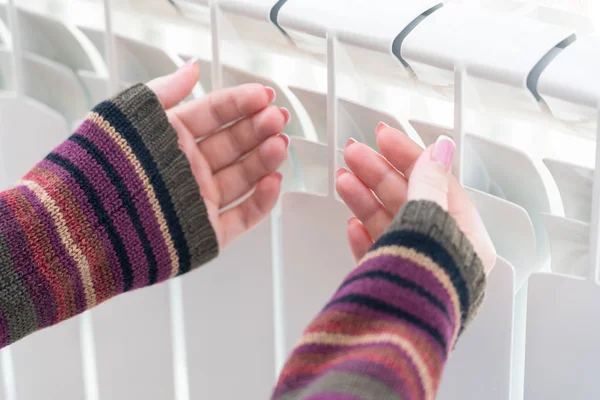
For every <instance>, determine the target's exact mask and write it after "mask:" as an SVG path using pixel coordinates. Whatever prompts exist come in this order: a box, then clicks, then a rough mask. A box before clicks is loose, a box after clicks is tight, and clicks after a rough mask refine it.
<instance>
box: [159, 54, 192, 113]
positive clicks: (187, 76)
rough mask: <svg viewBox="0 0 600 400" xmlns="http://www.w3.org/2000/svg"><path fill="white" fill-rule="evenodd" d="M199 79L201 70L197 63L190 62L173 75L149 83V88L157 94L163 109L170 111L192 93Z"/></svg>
mask: <svg viewBox="0 0 600 400" xmlns="http://www.w3.org/2000/svg"><path fill="white" fill-rule="evenodd" d="M199 77H200V69H199V68H198V63H197V61H196V60H190V61H188V62H187V63H186V64H185V65H184V66H183V67H181V68H179V69H178V70H177V71H175V72H173V73H172V74H170V75H165V76H161V77H160V78H156V79H153V80H152V81H150V82H148V84H147V86H148V87H149V88H150V89H151V90H152V91H153V92H154V94H156V97H158V101H160V104H161V105H162V106H163V108H164V109H165V110H168V109H169V108H171V107H173V106H176V105H177V104H179V103H181V102H182V101H183V100H184V99H185V98H186V97H188V96H189V95H190V93H192V89H194V86H195V85H196V83H198V78H199Z"/></svg>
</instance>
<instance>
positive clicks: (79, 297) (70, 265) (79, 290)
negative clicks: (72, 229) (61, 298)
mask: <svg viewBox="0 0 600 400" xmlns="http://www.w3.org/2000/svg"><path fill="white" fill-rule="evenodd" d="M23 193H24V195H25V197H26V198H27V200H28V201H29V203H30V204H31V206H32V207H33V209H34V210H35V211H36V213H37V215H38V217H39V219H40V222H41V223H42V224H43V226H42V227H40V229H42V228H46V229H45V231H46V233H47V235H48V238H49V239H50V243H52V248H53V249H54V254H55V255H56V256H57V257H58V259H59V260H60V264H62V265H64V267H65V269H66V272H67V273H68V275H69V278H70V284H71V287H72V288H73V293H74V294H75V307H76V311H77V314H79V313H80V312H83V311H85V309H86V301H85V293H84V290H83V285H82V282H81V275H80V273H79V270H78V269H77V263H76V262H75V260H73V258H72V257H70V256H69V254H68V253H67V251H66V249H65V247H64V246H63V245H62V242H61V240H60V237H59V235H58V232H57V231H56V226H55V225H54V221H53V220H52V217H51V216H50V214H49V213H48V210H47V209H46V207H44V205H43V204H42V202H41V201H40V200H39V199H38V198H37V196H36V195H35V194H34V193H33V192H32V191H31V190H30V189H28V188H26V187H24V188H23ZM57 264H58V263H57ZM59 268H60V266H59ZM51 270H54V268H51ZM57 279H59V280H60V278H58V276H57ZM64 283H65V282H61V284H64ZM57 289H58V290H62V287H59V288H57Z"/></svg>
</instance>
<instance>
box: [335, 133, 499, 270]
mask: <svg viewBox="0 0 600 400" xmlns="http://www.w3.org/2000/svg"><path fill="white" fill-rule="evenodd" d="M376 135H377V147H378V148H379V151H380V152H381V154H379V153H377V152H376V151H374V150H373V149H371V148H370V147H368V146H366V145H364V144H362V143H358V142H356V141H353V140H350V141H349V142H348V143H347V145H346V148H345V149H344V160H345V161H346V165H347V166H348V168H349V169H350V170H346V169H344V168H340V169H339V170H338V171H337V174H336V176H337V183H336V188H337V191H338V193H339V194H340V196H341V198H342V199H343V200H344V202H345V203H346V204H347V205H348V207H349V208H350V210H351V211H352V212H353V213H354V215H355V217H353V218H351V219H350V220H349V221H348V241H349V243H350V247H351V249H352V253H353V254H354V257H355V258H356V259H357V261H358V260H360V259H361V258H362V257H363V256H364V255H365V254H366V253H367V251H368V250H369V248H370V247H371V246H372V245H373V242H374V240H377V238H379V236H381V234H383V232H384V231H385V229H386V228H387V227H388V226H389V225H390V223H391V222H392V220H393V218H394V216H395V215H396V213H397V212H398V211H399V210H400V208H401V207H402V206H403V205H404V203H406V201H407V200H417V199H425V200H432V201H435V202H437V203H438V204H439V205H440V206H441V207H442V208H444V209H446V210H448V212H449V213H450V214H451V215H452V216H453V217H454V219H455V220H456V222H457V223H458V226H459V227H460V229H461V230H462V231H463V233H464V234H465V235H466V236H467V238H469V240H470V241H471V244H472V245H473V247H474V249H475V251H476V252H477V254H478V255H479V257H480V258H481V260H482V262H483V266H484V268H485V272H486V274H488V273H489V272H490V270H491V269H492V268H493V266H494V264H495V263H496V250H495V248H494V245H493V244H492V241H491V239H490V237H489V235H488V233H487V230H486V229H485V226H484V225H483V221H482V220H481V217H480V216H479V213H478V212H477V209H476V208H475V206H474V205H473V203H472V202H471V200H470V199H469V196H468V195H467V193H466V192H465V190H464V189H463V188H462V186H461V185H460V184H459V183H458V180H457V179H456V178H454V176H452V175H451V174H449V173H448V171H447V170H448V169H449V168H446V167H444V168H445V169H443V168H440V165H439V162H438V163H436V160H435V158H436V157H435V156H433V154H435V152H436V148H435V146H436V145H438V143H440V146H447V145H448V142H446V143H442V142H443V141H442V142H439V141H438V143H436V144H434V145H432V146H430V147H429V148H427V149H425V150H423V149H422V148H421V147H420V146H419V145H418V144H417V143H415V142H413V141H412V140H411V139H410V138H409V137H408V136H406V135H405V134H403V133H402V132H400V131H398V130H396V129H393V128H390V127H388V126H386V125H385V124H382V123H380V124H379V125H378V126H377V128H376ZM438 149H439V148H438ZM452 150H453V149H452ZM451 158H452V155H450V159H451ZM448 167H449V166H448Z"/></svg>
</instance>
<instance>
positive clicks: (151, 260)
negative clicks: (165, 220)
mask: <svg viewBox="0 0 600 400" xmlns="http://www.w3.org/2000/svg"><path fill="white" fill-rule="evenodd" d="M69 140H70V141H72V142H75V143H77V144H78V145H80V146H81V147H83V148H84V149H85V150H87V152H88V153H90V154H91V155H92V157H94V159H95V160H96V162H98V164H100V166H101V167H102V169H103V170H104V173H105V174H106V175H107V176H108V178H109V179H110V183H111V184H112V185H113V186H114V187H115V189H117V192H118V193H119V197H120V198H121V201H122V202H123V205H124V206H125V209H126V210H127V214H129V218H130V219H131V222H132V224H133V228H134V229H135V231H136V233H137V235H138V237H139V238H140V241H141V243H142V247H143V248H144V255H145V256H146V260H148V279H149V281H150V284H151V285H152V284H154V283H156V279H157V275H158V267H157V262H156V257H155V256H154V252H153V251H152V245H151V244H150V240H149V239H148V235H146V231H145V230H144V226H143V225H142V220H141V219H140V216H139V214H138V212H137V209H136V207H135V204H134V203H133V199H132V198H131V194H130V193H129V189H127V186H125V184H124V183H123V180H122V179H121V176H120V175H119V173H118V172H117V170H116V169H115V167H113V165H112V164H111V163H110V161H108V159H107V158H106V156H105V155H104V154H103V153H102V152H101V151H100V150H98V148H97V147H96V146H95V145H94V144H93V143H92V142H90V141H89V140H88V139H86V138H84V137H83V136H80V135H73V136H71V137H70V138H69Z"/></svg>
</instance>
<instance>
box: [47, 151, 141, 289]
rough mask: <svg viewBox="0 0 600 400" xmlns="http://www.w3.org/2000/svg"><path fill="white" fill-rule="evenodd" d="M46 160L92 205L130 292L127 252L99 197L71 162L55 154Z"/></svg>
mask: <svg viewBox="0 0 600 400" xmlns="http://www.w3.org/2000/svg"><path fill="white" fill-rule="evenodd" d="M46 160H48V161H50V162H52V163H54V164H56V165H58V166H60V167H62V168H64V169H65V170H66V171H68V172H69V174H71V176H72V177H73V178H74V179H75V180H76V181H77V184H78V185H79V186H80V187H81V189H82V190H83V192H84V193H85V194H86V196H87V198H88V200H89V202H90V204H91V205H92V208H93V209H94V213H95V214H96V218H98V222H99V223H100V225H102V226H103V227H104V228H105V229H106V233H107V234H108V238H109V239H110V242H111V243H112V245H113V247H114V249H115V253H116V254H117V258H118V259H119V264H120V265H121V270H122V271H123V282H124V291H128V290H130V289H131V287H132V286H133V271H132V269H131V263H130V262H129V257H128V255H127V251H126V250H125V246H124V245H123V240H122V239H121V237H120V236H119V233H118V232H117V230H116V228H115V226H114V225H113V223H112V220H111V219H110V216H109V215H108V213H107V212H106V210H105V209H104V207H103V206H102V200H100V196H98V193H96V191H95V190H94V188H93V187H92V185H91V183H90V181H89V180H88V179H87V178H86V177H85V175H84V174H83V173H82V172H81V171H80V170H79V168H77V166H76V165H75V164H73V163H72V162H71V161H69V160H67V159H66V158H63V157H61V156H59V155H58V154H55V153H50V154H48V155H47V156H46Z"/></svg>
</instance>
